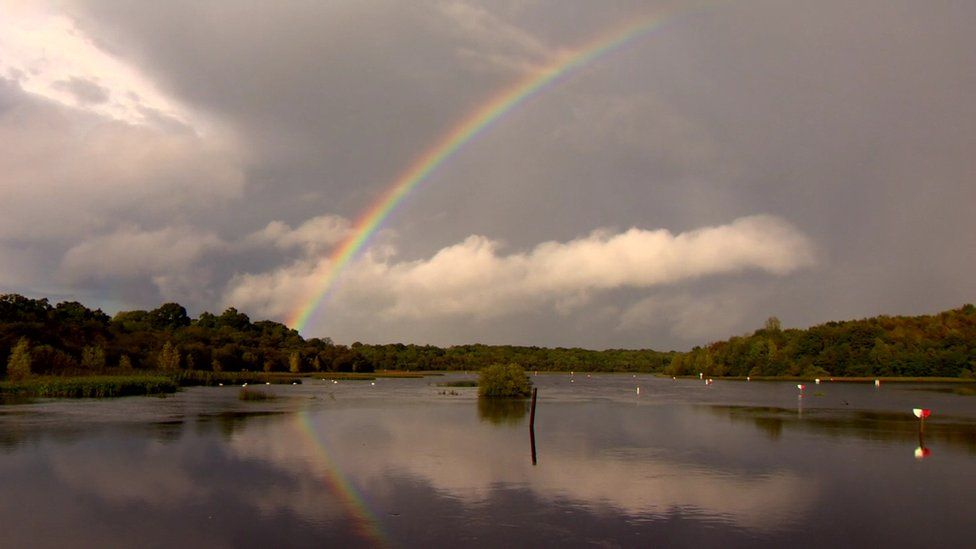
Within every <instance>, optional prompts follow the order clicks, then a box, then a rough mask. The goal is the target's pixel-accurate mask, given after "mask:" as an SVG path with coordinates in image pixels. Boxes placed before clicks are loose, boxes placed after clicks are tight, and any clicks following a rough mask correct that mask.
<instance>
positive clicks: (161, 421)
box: [0, 374, 976, 547]
mask: <svg viewBox="0 0 976 549" xmlns="http://www.w3.org/2000/svg"><path fill="white" fill-rule="evenodd" d="M468 378H470V379H473V376H464V375H462V374H453V375H449V376H444V377H429V378H424V379H382V378H381V379H378V380H376V381H375V382H370V381H342V382H339V383H333V382H332V381H331V380H307V381H306V383H305V384H303V385H295V386H269V387H266V388H264V389H266V390H268V391H269V392H273V393H275V394H276V395H277V396H278V398H276V399H275V400H272V401H267V402H242V401H240V400H238V398H237V395H238V391H239V390H240V389H239V388H238V387H215V388H204V387H199V388H193V389H190V390H187V391H184V392H181V393H179V394H177V395H175V396H171V397H167V398H155V397H152V398H142V397H137V398H124V399H114V400H78V401H68V400H62V401H56V400H51V401H43V402H35V403H32V404H17V405H6V406H0V450H2V451H0V491H2V495H3V497H2V498H0V527H3V531H4V532H5V534H4V536H5V537H4V545H7V546H18V547H27V546H30V547H64V546H68V545H70V546H91V547H96V546H97V547H131V546H142V547H174V546H179V547H268V546H275V547H311V546H317V547H321V546H343V547H350V546H353V547H356V546H387V547H401V546H402V547H408V546H428V547H430V546H443V547H447V546H458V545H463V546H483V547H498V546H524V547H538V546H545V545H560V546H592V545H597V546H609V547H616V546H622V547H635V546H667V547H783V546H790V547H824V546H830V545H839V546H852V547H853V546H858V547H864V546H886V547H921V546H929V545H933V544H935V545H938V546H940V547H967V546H971V545H972V542H971V538H972V534H971V528H970V526H969V525H970V524H971V520H972V510H973V509H976V467H974V465H976V461H974V458H976V397H972V396H963V395H956V394H953V393H951V392H939V391H930V390H920V389H928V388H931V386H922V385H908V384H906V385H895V384H890V385H884V386H882V387H880V388H876V387H874V386H873V385H868V384H841V383H824V384H821V385H813V384H809V385H808V386H807V388H806V390H805V391H804V394H803V396H802V397H801V396H799V395H798V391H797V389H796V386H795V385H796V384H795V383H786V382H782V383H781V382H762V383H759V382H752V383H748V382H734V381H716V382H715V383H714V384H712V385H709V386H706V385H705V384H704V383H702V382H699V381H697V380H678V381H672V380H670V379H660V378H653V377H650V376H632V375H630V374H627V375H592V376H587V375H585V374H584V375H580V374H577V375H575V376H569V375H566V374H558V375H557V374H550V375H539V376H534V377H533V380H534V381H535V383H536V385H537V387H539V395H540V396H539V404H538V410H537V417H536V422H535V425H536V432H535V435H536V436H535V439H536V446H537V457H538V460H537V463H536V464H533V463H532V456H531V451H530V440H529V432H528V415H527V408H528V406H527V405H526V404H525V403H514V404H513V403H503V404H491V405H489V404H486V403H479V402H478V399H477V398H476V396H475V391H474V390H473V389H466V388H453V389H452V388H447V387H439V386H437V383H439V382H443V381H447V380H452V379H468ZM638 387H640V392H639V394H638V391H637V388H638ZM920 406H923V407H927V408H931V409H933V416H932V417H931V418H930V419H929V420H927V421H926V425H925V431H924V438H922V439H921V440H920V434H919V429H918V427H919V425H918V423H917V420H916V419H915V418H914V416H913V415H912V413H911V409H912V408H913V407H920ZM922 448H924V451H923V450H922ZM921 454H927V457H924V458H921V459H920V458H919V457H916V455H921Z"/></svg>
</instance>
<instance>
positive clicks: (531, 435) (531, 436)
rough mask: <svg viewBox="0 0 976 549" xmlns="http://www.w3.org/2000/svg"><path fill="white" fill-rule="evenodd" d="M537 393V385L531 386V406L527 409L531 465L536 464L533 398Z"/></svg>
mask: <svg viewBox="0 0 976 549" xmlns="http://www.w3.org/2000/svg"><path fill="white" fill-rule="evenodd" d="M538 394H539V389H538V387H533V388H532V408H531V410H530V411H529V442H530V443H531V444H532V465H535V464H536V458H535V400H536V397H537V396H538Z"/></svg>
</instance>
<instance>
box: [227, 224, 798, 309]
mask: <svg viewBox="0 0 976 549" xmlns="http://www.w3.org/2000/svg"><path fill="white" fill-rule="evenodd" d="M500 248H501V245H500V244H499V243H498V242H496V241H493V240H491V239H488V238H486V237H483V236H470V237H468V238H467V239H465V240H464V241H463V242H460V243H458V244H455V245H452V246H448V247H446V248H443V249H441V250H440V251H438V252H437V253H436V254H434V255H433V256H432V257H430V258H428V259H424V260H417V261H405V262H399V263H397V262H395V260H394V257H393V256H392V255H391V254H388V253H387V254H378V253H375V254H374V253H367V254H366V255H365V256H364V257H363V258H362V259H361V260H360V261H358V262H357V263H355V264H354V265H352V266H351V267H350V269H349V272H348V273H345V275H344V276H343V277H342V279H341V284H340V285H339V286H338V288H337V289H336V295H335V296H334V299H333V302H332V303H331V304H330V306H331V307H333V309H335V308H339V309H341V310H343V311H345V312H346V313H349V314H376V315H381V316H382V317H383V318H384V319H387V320H389V319H429V318H434V317H459V316H464V317H472V318H492V317H498V316H503V315H509V314H513V313H518V312H525V311H530V310H533V309H536V308H538V307H540V306H551V307H554V308H555V309H557V310H558V311H560V312H561V313H563V314H567V313H568V312H570V311H572V310H573V309H574V308H575V307H577V306H579V305H581V304H584V303H586V302H587V301H588V300H589V298H590V296H591V295H592V294H595V293H598V292H601V291H608V290H614V289H621V288H651V287H655V286H660V285H664V284H672V283H677V282H682V281H687V280H693V279H697V278H701V277H706V276H716V275H728V274H734V273H740V272H744V271H747V270H756V271H764V272H766V273H769V274H772V275H785V274H788V273H790V272H792V271H795V270H797V269H800V268H803V267H807V266H810V265H813V264H814V262H815V254H814V246H813V244H812V243H811V242H810V240H809V239H807V238H806V237H805V236H804V235H803V234H801V233H800V232H799V231H797V230H796V229H795V228H794V227H793V226H791V225H790V224H789V223H787V222H786V221H784V220H782V219H779V218H777V217H773V216H768V215H757V216H751V217H744V218H741V219H738V220H735V221H733V222H732V223H730V224H727V225H722V226H717V227H704V228H701V229H697V230H694V231H689V232H686V233H681V234H677V235H674V234H672V233H671V232H669V231H667V230H664V229H659V230H653V231H649V230H642V229H637V228H632V229H630V230H628V231H625V232H622V233H611V232H609V231H605V230H604V231H595V232H593V233H592V234H590V235H588V236H586V237H583V238H579V239H576V240H573V241H570V242H565V243H561V242H546V243H542V244H539V245H538V246H536V247H535V248H534V249H532V250H530V251H528V252H523V253H513V254H510V255H502V254H501V253H500V252H499V250H500ZM330 268H331V264H330V263H329V262H328V260H321V261H314V260H311V259H306V260H303V261H299V262H296V263H294V264H292V265H289V266H287V267H284V268H281V269H277V270H275V271H273V272H270V273H261V274H248V275H242V276H239V277H237V278H235V279H234V280H233V281H232V282H231V284H230V286H229V288H228V291H227V293H226V298H225V301H226V302H228V303H235V304H238V305H239V306H243V307H245V308H248V309H249V310H258V311H260V312H261V313H262V314H268V315H273V316H281V315H283V314H285V313H286V312H288V311H291V310H294V309H295V307H297V306H298V305H301V304H303V303H304V300H307V299H309V297H310V296H312V295H313V294H314V293H315V292H316V291H318V290H319V289H320V288H319V287H318V286H319V285H320V284H321V281H322V280H324V279H325V277H326V275H327V273H328V272H329V269H330Z"/></svg>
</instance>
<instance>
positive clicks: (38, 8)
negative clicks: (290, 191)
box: [0, 0, 203, 133]
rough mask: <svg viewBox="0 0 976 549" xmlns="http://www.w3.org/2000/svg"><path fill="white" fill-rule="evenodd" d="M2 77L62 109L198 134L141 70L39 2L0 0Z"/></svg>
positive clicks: (196, 124) (193, 120) (195, 122)
mask: <svg viewBox="0 0 976 549" xmlns="http://www.w3.org/2000/svg"><path fill="white" fill-rule="evenodd" d="M0 13H3V17H0V52H2V55H0V78H6V79H8V80H11V81H13V82H15V83H17V85H19V86H20V88H21V89H22V90H24V91H25V92H28V93H31V94H34V95H36V96H40V97H43V98H44V99H47V100H49V101H53V102H55V103H58V104H60V105H64V106H67V107H70V108H74V109H80V110H84V111H87V112H91V113H95V114H98V115H100V116H103V117H106V118H109V119H112V120H117V121H121V122H125V123H128V124H133V125H140V126H150V127H154V128H159V129H167V130H173V129H184V130H190V131H194V132H197V133H199V132H201V131H202V130H203V128H202V127H201V122H200V120H199V119H198V118H197V117H194V116H192V115H191V114H190V111H189V109H187V108H186V107H185V106H183V105H181V104H180V103H179V101H177V100H176V99H174V98H172V97H169V96H168V95H167V94H166V93H164V92H163V91H162V90H160V89H159V87H158V86H157V85H156V84H155V83H154V82H153V81H152V80H151V79H150V78H149V77H147V76H146V75H145V74H143V72H142V71H140V70H139V69H138V68H137V67H135V66H133V65H132V64H130V63H127V62H126V61H125V60H123V59H121V58H119V57H117V56H115V55H112V54H111V53H108V52H106V51H104V50H103V49H102V48H100V47H99V46H98V44H97V43H96V41H95V40H93V39H92V38H91V37H90V36H87V35H86V34H85V33H84V32H83V31H82V30H81V29H79V28H78V26H77V25H76V24H75V21H74V20H73V19H72V18H71V17H69V16H68V15H66V14H63V13H58V12H56V11H54V10H53V9H51V8H50V7H49V6H48V5H46V3H43V2H22V1H17V0H0Z"/></svg>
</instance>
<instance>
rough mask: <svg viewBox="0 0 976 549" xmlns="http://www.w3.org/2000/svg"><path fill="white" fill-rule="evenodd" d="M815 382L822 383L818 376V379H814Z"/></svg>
mask: <svg viewBox="0 0 976 549" xmlns="http://www.w3.org/2000/svg"><path fill="white" fill-rule="evenodd" d="M813 382H814V383H816V384H817V385H820V378H819V377H818V378H817V379H814V380H813Z"/></svg>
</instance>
